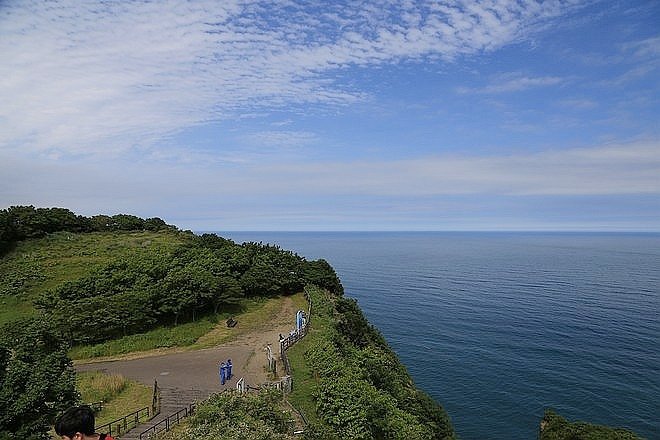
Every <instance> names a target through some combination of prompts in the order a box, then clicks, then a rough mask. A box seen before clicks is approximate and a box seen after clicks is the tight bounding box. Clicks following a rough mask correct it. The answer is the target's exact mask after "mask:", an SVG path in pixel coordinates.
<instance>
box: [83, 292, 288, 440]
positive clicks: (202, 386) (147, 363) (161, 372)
mask: <svg viewBox="0 0 660 440" xmlns="http://www.w3.org/2000/svg"><path fill="white" fill-rule="evenodd" d="M295 314H296V307H295V304H294V301H293V298H291V297H283V298H281V299H280V300H279V307H275V308H274V311H273V313H272V314H271V315H270V316H269V319H268V320H265V322H259V323H257V324H255V325H253V326H251V327H252V328H251V329H250V330H249V331H247V332H241V331H240V330H239V329H241V327H240V326H241V319H240V317H239V318H238V325H237V326H236V327H234V328H232V329H227V328H226V327H225V323H224V322H222V323H221V324H219V326H218V328H217V329H216V330H214V331H212V332H211V334H209V335H206V336H203V337H202V338H200V339H203V338H209V337H212V333H213V332H227V331H230V332H236V334H237V336H236V337H235V338H233V339H232V340H231V341H230V342H227V343H225V344H221V345H218V346H216V347H213V348H207V349H202V350H195V351H178V352H176V350H171V351H170V352H166V353H162V352H158V353H155V354H154V352H146V353H136V354H131V358H130V359H118V360H106V361H101V362H91V363H85V364H77V365H76V366H75V368H76V371H102V372H104V373H108V374H112V373H116V374H121V375H123V376H124V377H127V378H130V379H133V380H136V381H138V382H141V383H143V384H145V385H148V386H152V385H153V383H154V380H157V381H158V386H159V387H160V388H162V389H163V390H165V391H166V392H172V390H178V391H191V390H194V391H195V393H194V394H189V393H188V394H186V393H180V395H182V396H185V397H181V399H180V400H190V399H192V400H195V398H192V397H187V396H193V395H194V396H196V397H197V398H204V397H208V396H209V395H210V394H213V393H217V392H220V391H223V390H225V389H230V388H235V386H236V382H237V381H238V380H239V379H240V378H245V382H246V384H247V385H250V386H252V387H257V386H259V385H260V384H262V383H264V382H266V381H267V380H268V377H267V372H266V365H267V352H266V346H267V345H268V344H270V345H271V347H272V351H273V355H274V356H276V355H278V354H279V335H280V334H283V335H287V334H288V333H289V331H290V330H291V329H292V328H293V327H294V322H295ZM227 359H231V360H232V364H233V370H232V378H231V379H230V380H229V381H227V382H226V383H225V385H221V384H220V380H219V376H218V366H219V363H220V362H221V361H226V360H227ZM278 375H283V371H282V370H281V368H280V365H279V363H278ZM192 400H191V401H190V402H184V401H179V402H176V403H175V404H174V405H173V408H172V409H174V407H177V406H181V407H183V406H186V405H188V404H189V403H192ZM169 410H170V408H167V409H165V408H163V410H162V413H165V412H166V411H169ZM165 415H166V414H163V416H165ZM122 438H126V437H122Z"/></svg>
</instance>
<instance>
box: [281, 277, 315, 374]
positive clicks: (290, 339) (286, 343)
mask: <svg viewBox="0 0 660 440" xmlns="http://www.w3.org/2000/svg"><path fill="white" fill-rule="evenodd" d="M303 293H304V295H305V299H306V300H307V304H308V305H309V308H308V312H307V319H306V320H305V325H304V326H303V327H301V328H300V329H299V330H298V331H296V332H295V333H294V334H292V335H289V336H287V337H286V338H284V339H282V340H281V341H280V357H281V358H282V361H283V362H284V371H285V372H286V374H287V375H288V376H290V375H291V364H290V363H289V358H288V356H287V355H286V351H287V350H288V349H289V348H290V347H291V346H293V344H295V343H296V342H298V341H299V340H301V339H302V338H303V337H305V336H306V335H307V331H308V330H309V326H310V324H311V321H312V299H311V298H310V295H309V292H307V288H306V287H305V290H304V291H303Z"/></svg>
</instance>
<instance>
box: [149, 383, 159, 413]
mask: <svg viewBox="0 0 660 440" xmlns="http://www.w3.org/2000/svg"><path fill="white" fill-rule="evenodd" d="M156 414H160V387H159V386H158V381H157V380H156V379H154V391H153V394H152V397H151V417H152V418H153V417H155V416H156Z"/></svg>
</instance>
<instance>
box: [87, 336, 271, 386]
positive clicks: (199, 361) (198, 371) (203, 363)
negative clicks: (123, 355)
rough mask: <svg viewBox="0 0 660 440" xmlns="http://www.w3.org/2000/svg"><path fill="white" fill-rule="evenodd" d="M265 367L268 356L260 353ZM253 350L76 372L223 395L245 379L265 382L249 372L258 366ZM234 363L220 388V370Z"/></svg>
mask: <svg viewBox="0 0 660 440" xmlns="http://www.w3.org/2000/svg"><path fill="white" fill-rule="evenodd" d="M260 355H261V357H263V358H264V360H261V362H260V363H261V364H265V354H263V353H260ZM256 356H257V353H256V350H255V348H254V347H247V346H243V347H241V346H222V347H217V348H209V349H205V350H198V351H188V352H181V353H174V354H165V355H161V356H151V357H146V358H142V359H131V360H120V361H110V362H95V363H91V364H83V365H78V366H76V370H77V371H102V372H104V373H118V374H121V375H123V376H125V377H127V378H130V379H133V380H136V381H138V382H141V383H143V384H145V385H148V386H152V385H153V384H154V379H156V380H157V381H158V385H159V386H160V387H161V388H184V389H196V390H208V391H221V390H223V389H225V388H227V387H234V386H235V385H236V381H237V380H238V379H240V378H241V377H245V381H246V382H247V383H248V384H251V385H253V386H257V385H258V384H260V383H261V382H262V381H263V380H262V378H261V377H258V376H261V375H257V374H254V371H255V369H254V368H248V362H250V363H252V362H256V360H255V359H253V358H254V357H256ZM227 359H231V361H232V364H233V365H234V367H233V369H232V376H233V377H232V379H231V380H230V381H229V382H227V383H226V384H225V385H224V386H222V385H220V378H219V376H218V366H219V364H220V362H221V361H226V360H227Z"/></svg>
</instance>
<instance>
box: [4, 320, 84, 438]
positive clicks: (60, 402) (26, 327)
mask: <svg viewBox="0 0 660 440" xmlns="http://www.w3.org/2000/svg"><path fill="white" fill-rule="evenodd" d="M13 327H14V328H13V329H11V328H5V329H3V330H4V331H3V332H2V336H0V337H1V338H2V340H0V438H3V437H5V438H25V439H47V438H49V437H48V430H49V428H50V426H51V425H52V423H53V420H54V418H55V415H56V414H57V413H59V412H60V411H62V410H63V409H65V408H67V407H68V406H70V405H72V404H74V403H75V401H76V400H77V398H78V396H77V393H76V391H75V373H74V371H73V366H72V363H71V360H70V359H69V358H68V357H67V354H66V353H67V346H66V344H64V343H63V341H62V340H61V338H59V337H58V336H57V334H56V333H55V331H54V330H53V329H52V327H51V326H50V325H49V324H47V323H46V322H45V321H43V320H29V321H21V322H18V323H14V324H13Z"/></svg>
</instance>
